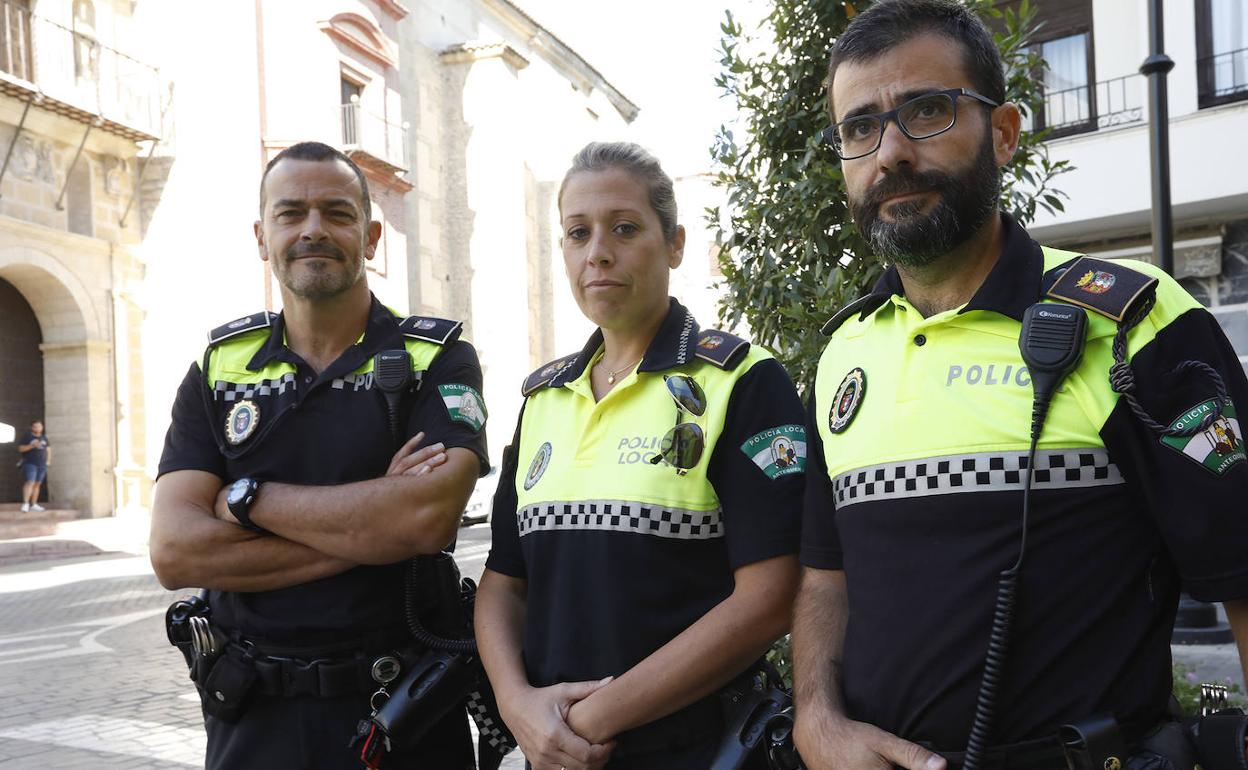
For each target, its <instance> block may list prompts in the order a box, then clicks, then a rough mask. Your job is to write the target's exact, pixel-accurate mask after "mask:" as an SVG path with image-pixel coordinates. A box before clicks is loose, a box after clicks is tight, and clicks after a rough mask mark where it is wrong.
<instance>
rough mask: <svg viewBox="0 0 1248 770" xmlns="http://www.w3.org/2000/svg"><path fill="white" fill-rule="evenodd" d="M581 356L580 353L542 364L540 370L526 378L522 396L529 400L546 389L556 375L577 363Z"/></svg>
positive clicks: (521, 390)
mask: <svg viewBox="0 0 1248 770" xmlns="http://www.w3.org/2000/svg"><path fill="white" fill-rule="evenodd" d="M580 355H581V354H580V353H573V354H572V355H570V356H564V357H563V358H556V359H555V360H554V361H549V362H547V363H544V364H542V366H541V368H540V369H538V370H537V371H535V372H533V373H532V374H530V375H529V376H528V377H525V378H524V384H523V385H521V386H520V394H521V395H523V396H524V397H525V398H528V397H529V396H530V395H532V394H534V393H536V392H537V391H539V390H541V389H542V388H544V387H546V386H547V385H549V384H550V381H551V380H553V379H554V378H555V375H557V374H559V372H562V371H563V370H564V369H567V368H568V367H569V366H572V365H573V364H574V363H576V359H577V357H578V356H580Z"/></svg>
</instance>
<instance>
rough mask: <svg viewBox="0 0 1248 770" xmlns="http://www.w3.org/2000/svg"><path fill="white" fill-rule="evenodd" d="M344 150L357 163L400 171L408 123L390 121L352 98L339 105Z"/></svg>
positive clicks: (404, 159) (404, 160) (403, 165)
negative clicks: (366, 108) (348, 101)
mask: <svg viewBox="0 0 1248 770" xmlns="http://www.w3.org/2000/svg"><path fill="white" fill-rule="evenodd" d="M340 109H341V110H342V145H343V150H344V151H345V152H346V153H347V155H350V156H351V157H352V158H353V159H355V160H356V161H357V162H361V163H362V164H363V165H372V166H374V167H376V168H377V169H378V170H383V171H386V172H388V173H391V174H401V173H403V172H405V171H407V169H408V165H407V124H406V123H393V122H391V121H389V120H386V119H385V118H383V117H381V116H380V115H374V114H373V113H371V112H369V111H367V110H365V109H364V108H363V107H361V106H360V103H359V102H358V101H357V100H355V99H353V100H352V101H351V102H350V103H348V104H343V105H341V108H340Z"/></svg>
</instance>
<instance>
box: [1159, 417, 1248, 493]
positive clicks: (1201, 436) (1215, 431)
mask: <svg viewBox="0 0 1248 770" xmlns="http://www.w3.org/2000/svg"><path fill="white" fill-rule="evenodd" d="M1216 405H1217V402H1216V401H1214V400H1213V399H1210V400H1208V401H1205V402H1204V403H1202V404H1197V405H1196V406H1194V407H1192V408H1191V409H1189V410H1187V411H1186V412H1184V413H1183V415H1182V416H1181V417H1179V419H1177V420H1175V421H1174V422H1173V423H1171V425H1170V427H1171V428H1180V429H1181V428H1187V427H1191V426H1193V425H1196V424H1197V423H1199V422H1200V421H1201V420H1202V419H1204V418H1205V417H1206V416H1207V415H1209V414H1210V413H1211V412H1212V411H1213V410H1214V408H1215V407H1216ZM1161 443H1163V444H1165V445H1166V446H1168V447H1170V448H1172V449H1174V450H1176V451H1179V452H1182V453H1183V454H1185V455H1187V456H1188V457H1189V458H1190V459H1192V460H1194V461H1195V462H1198V463H1200V464H1201V465H1203V466H1205V468H1207V469H1209V471H1210V472H1212V473H1216V474H1217V475H1219V476H1221V475H1222V474H1223V473H1226V471H1227V470H1228V469H1229V468H1230V467H1231V466H1232V465H1234V464H1235V463H1238V462H1242V461H1243V460H1244V459H1245V458H1246V457H1248V455H1245V453H1244V434H1243V431H1241V430H1240V428H1239V419H1238V418H1237V417H1236V416H1235V406H1234V405H1233V404H1231V403H1230V402H1229V401H1228V402H1226V403H1225V404H1224V405H1223V406H1222V416H1221V417H1219V418H1218V419H1217V420H1215V421H1214V423H1213V424H1212V425H1210V426H1209V427H1208V428H1206V429H1205V430H1202V431H1200V432H1199V433H1196V434H1195V435H1193V436H1165V437H1163V438H1162V439H1161Z"/></svg>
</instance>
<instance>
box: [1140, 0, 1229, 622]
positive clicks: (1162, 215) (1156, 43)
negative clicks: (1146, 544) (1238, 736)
mask: <svg viewBox="0 0 1248 770" xmlns="http://www.w3.org/2000/svg"><path fill="white" fill-rule="evenodd" d="M1148 40H1149V53H1148V58H1147V59H1145V60H1144V63H1143V64H1141V65H1140V72H1141V73H1142V74H1143V75H1144V76H1146V77H1147V78H1148V132H1149V139H1150V141H1149V146H1150V151H1151V161H1152V162H1151V166H1152V182H1153V185H1152V186H1153V212H1152V213H1153V254H1155V255H1156V256H1157V260H1158V262H1159V263H1160V265H1161V269H1162V270H1165V271H1166V273H1167V274H1168V275H1174V219H1173V212H1172V211H1171V209H1170V102H1169V99H1170V97H1169V95H1168V93H1167V91H1166V76H1167V75H1169V73H1170V70H1172V69H1174V60H1173V59H1171V58H1170V57H1169V56H1166V53H1165V50H1164V49H1165V47H1166V45H1165V44H1166V24H1165V16H1164V14H1163V11H1162V4H1161V0H1149V3H1148ZM1175 620H1176V622H1175V628H1174V635H1173V637H1172V641H1173V642H1175V643H1176V644H1220V643H1224V642H1230V641H1232V637H1231V632H1230V626H1228V625H1227V624H1226V623H1221V622H1219V621H1218V615H1217V610H1216V608H1215V607H1214V606H1213V605H1212V604H1208V603H1207V602H1201V601H1197V600H1196V599H1193V598H1191V597H1190V596H1188V595H1187V594H1186V593H1184V594H1183V595H1182V597H1181V598H1180V600H1179V612H1178V617H1177V618H1176V619H1175Z"/></svg>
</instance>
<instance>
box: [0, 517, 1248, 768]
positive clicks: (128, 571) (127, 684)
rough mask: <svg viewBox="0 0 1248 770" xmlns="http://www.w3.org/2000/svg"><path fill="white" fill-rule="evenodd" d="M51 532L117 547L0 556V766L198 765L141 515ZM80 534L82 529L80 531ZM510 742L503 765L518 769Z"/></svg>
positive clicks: (1217, 656) (467, 538)
mask: <svg viewBox="0 0 1248 770" xmlns="http://www.w3.org/2000/svg"><path fill="white" fill-rule="evenodd" d="M62 530H63V531H69V532H71V533H73V534H76V535H80V536H84V537H86V538H87V539H89V540H91V541H93V542H94V543H96V544H97V545H100V546H101V547H103V548H106V549H109V550H114V549H115V550H117V551H119V552H118V553H111V554H105V555H99V556H92V557H85V558H76V559H60V560H56V561H37V562H30V563H25V564H14V565H10V566H7V567H0V769H2V770H8V769H9V768H23V769H25V768H41V769H42V768H50V769H54V770H59V769H60V768H84V769H85V768H91V769H92V770H97V769H111V768H118V769H120V768H126V769H127V770H131V769H135V770H140V769H145V768H186V767H200V766H202V764H203V752H204V734H203V728H202V724H201V721H200V712H199V702H198V698H197V696H196V695H195V690H194V687H193V686H192V684H191V682H190V681H189V680H188V679H187V677H186V670H185V667H184V666H183V664H182V659H181V657H180V656H179V655H178V653H177V652H176V651H175V650H174V649H173V648H172V647H170V646H169V644H168V642H166V641H165V634H164V612H165V608H166V607H167V606H168V605H169V603H170V601H172V600H173V599H174V598H176V597H177V596H180V595H182V594H183V593H186V592H170V591H166V590H164V589H163V588H161V587H160V584H159V583H157V582H156V578H155V577H154V576H153V575H152V573H151V566H150V564H149V562H148V559H147V556H145V555H137V556H136V555H131V554H130V553H126V552H127V551H129V552H139V551H142V550H143V545H142V542H143V536H144V533H145V532H146V524H145V521H143V520H135V521H129V522H127V521H125V520H113V521H111V522H109V521H103V522H101V521H95V522H78V523H75V524H74V525H73V526H70V527H64V526H63V527H62ZM84 533H87V534H84ZM489 536H490V533H489V527H488V526H487V525H483V524H482V525H476V526H473V527H469V528H466V529H463V530H461V532H460V538H459V547H458V550H457V557H458V560H459V563H460V568H461V570H462V571H463V573H464V575H465V576H468V577H472V578H474V579H476V578H479V577H480V575H481V571H482V569H483V568H484V563H485V557H486V555H487V553H488V550H489ZM1173 649H1174V652H1175V656H1176V658H1177V659H1179V660H1182V661H1184V662H1185V663H1186V664H1188V665H1189V666H1190V667H1191V668H1192V669H1193V670H1194V675H1195V676H1198V677H1199V679H1200V680H1201V681H1226V680H1228V679H1229V680H1232V681H1235V682H1239V681H1240V680H1241V678H1240V676H1239V662H1238V656H1237V655H1236V653H1235V649H1234V646H1233V645H1205V646H1193V647H1175V648H1173ZM523 766H524V763H523V758H522V757H521V756H520V755H519V753H518V752H514V753H513V754H512V755H511V756H510V757H508V758H507V760H506V761H505V762H504V764H503V768H504V769H505V770H522V768H523Z"/></svg>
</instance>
